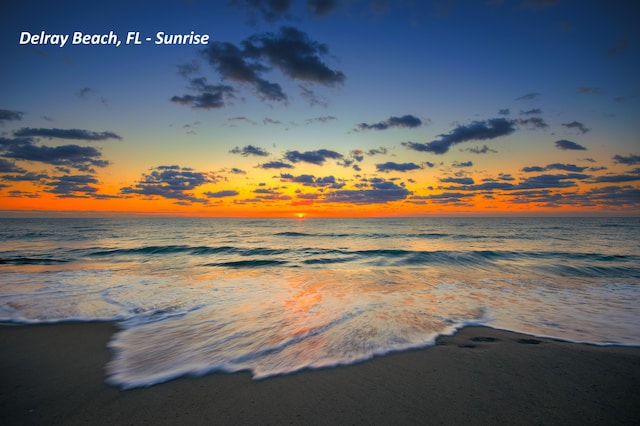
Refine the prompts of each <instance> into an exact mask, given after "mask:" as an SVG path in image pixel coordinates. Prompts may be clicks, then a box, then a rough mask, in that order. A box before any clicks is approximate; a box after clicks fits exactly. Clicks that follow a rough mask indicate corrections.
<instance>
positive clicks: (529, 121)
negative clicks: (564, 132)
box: [514, 117, 549, 129]
mask: <svg viewBox="0 0 640 426" xmlns="http://www.w3.org/2000/svg"><path fill="white" fill-rule="evenodd" d="M514 122H515V123H517V124H518V125H520V126H526V127H529V128H532V129H546V128H547V127H549V125H548V124H547V123H546V122H545V121H544V119H542V118H540V117H529V118H520V119H518V120H514Z"/></svg>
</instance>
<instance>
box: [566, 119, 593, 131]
mask: <svg viewBox="0 0 640 426" xmlns="http://www.w3.org/2000/svg"><path fill="white" fill-rule="evenodd" d="M562 125H563V126H564V127H566V128H568V129H578V130H580V132H581V133H587V132H588V131H589V130H591V129H588V128H587V127H586V126H585V125H584V124H582V123H580V122H579V121H572V122H570V123H562Z"/></svg>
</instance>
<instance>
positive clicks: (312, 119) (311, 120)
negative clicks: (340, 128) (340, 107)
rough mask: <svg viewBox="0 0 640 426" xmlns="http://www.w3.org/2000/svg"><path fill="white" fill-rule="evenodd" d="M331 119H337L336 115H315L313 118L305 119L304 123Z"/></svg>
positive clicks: (325, 121) (322, 121)
mask: <svg viewBox="0 0 640 426" xmlns="http://www.w3.org/2000/svg"><path fill="white" fill-rule="evenodd" d="M333 120H337V118H336V117H334V116H333V115H325V116H323V117H315V118H309V119H307V120H306V121H305V123H307V124H311V123H328V122H330V121H333Z"/></svg>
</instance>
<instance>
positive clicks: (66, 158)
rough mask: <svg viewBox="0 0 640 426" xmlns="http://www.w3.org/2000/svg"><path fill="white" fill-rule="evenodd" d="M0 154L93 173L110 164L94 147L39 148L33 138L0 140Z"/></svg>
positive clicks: (62, 146)
mask: <svg viewBox="0 0 640 426" xmlns="http://www.w3.org/2000/svg"><path fill="white" fill-rule="evenodd" d="M0 152H2V155H3V156H4V157H5V158H11V159H14V160H23V161H35V162H40V163H44V164H51V165H55V166H65V167H72V168H76V169H78V170H80V171H91V168H92V167H106V166H107V165H109V162H108V161H106V160H101V159H100V158H101V157H102V153H101V152H100V151H98V150H97V149H96V148H94V147H89V146H78V145H61V146H55V147H51V146H46V145H42V146H37V145H36V144H35V141H34V140H33V139H32V138H25V137H23V138H17V139H7V138H0Z"/></svg>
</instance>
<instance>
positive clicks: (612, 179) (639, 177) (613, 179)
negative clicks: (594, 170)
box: [593, 174, 640, 201]
mask: <svg viewBox="0 0 640 426" xmlns="http://www.w3.org/2000/svg"><path fill="white" fill-rule="evenodd" d="M593 181H594V182H595V183H603V182H609V183H622V182H636V181H640V174H624V175H607V176H598V177H596V178H594V179H593ZM638 201H640V200H638Z"/></svg>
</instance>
